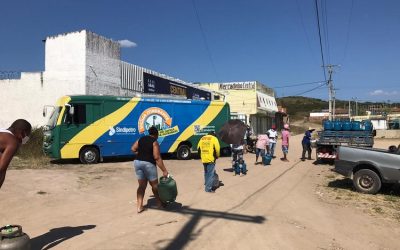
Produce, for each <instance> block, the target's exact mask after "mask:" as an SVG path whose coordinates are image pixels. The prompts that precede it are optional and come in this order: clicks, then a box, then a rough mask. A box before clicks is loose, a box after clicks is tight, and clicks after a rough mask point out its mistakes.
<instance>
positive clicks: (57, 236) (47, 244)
mask: <svg viewBox="0 0 400 250" xmlns="http://www.w3.org/2000/svg"><path fill="white" fill-rule="evenodd" d="M95 227H96V225H85V226H78V227H58V228H53V229H50V231H48V232H47V233H45V234H42V235H39V236H37V237H35V238H32V239H31V249H34V250H36V249H42V250H45V249H50V248H53V247H55V246H57V245H58V244H60V243H61V242H63V241H66V240H69V239H71V238H73V237H75V236H78V235H80V234H83V233H84V232H85V230H90V229H93V228H95Z"/></svg>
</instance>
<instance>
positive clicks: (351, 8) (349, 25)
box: [342, 0, 354, 62]
mask: <svg viewBox="0 0 400 250" xmlns="http://www.w3.org/2000/svg"><path fill="white" fill-rule="evenodd" d="M353 7H354V0H351V7H350V15H349V24H348V29H347V36H346V45H345V47H344V55H343V59H342V62H343V61H344V60H345V59H346V56H347V46H348V44H349V39H350V28H351V20H352V18H351V17H352V15H353Z"/></svg>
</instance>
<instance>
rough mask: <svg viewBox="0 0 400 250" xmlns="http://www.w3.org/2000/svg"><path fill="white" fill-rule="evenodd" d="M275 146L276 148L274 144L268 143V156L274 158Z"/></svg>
mask: <svg viewBox="0 0 400 250" xmlns="http://www.w3.org/2000/svg"><path fill="white" fill-rule="evenodd" d="M275 146H276V142H270V143H269V154H270V155H271V156H274V151H275Z"/></svg>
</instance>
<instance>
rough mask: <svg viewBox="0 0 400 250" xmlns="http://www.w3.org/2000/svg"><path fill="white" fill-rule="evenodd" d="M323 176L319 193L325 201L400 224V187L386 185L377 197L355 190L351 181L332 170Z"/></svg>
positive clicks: (324, 172)
mask: <svg viewBox="0 0 400 250" xmlns="http://www.w3.org/2000/svg"><path fill="white" fill-rule="evenodd" d="M323 176H324V178H321V181H322V183H321V185H318V187H317V189H318V190H317V192H319V193H323V195H322V196H320V198H321V199H322V200H323V201H325V202H328V203H334V204H337V205H340V206H349V207H356V208H357V209H360V210H361V211H363V212H365V213H368V214H371V215H373V216H379V217H382V218H385V219H389V220H394V221H397V222H400V185H384V186H383V187H382V189H381V191H380V192H379V193H378V194H376V195H371V194H362V193H359V192H357V191H356V190H355V189H354V187H353V183H352V181H351V180H350V179H346V178H344V177H343V176H341V175H339V174H337V173H335V172H332V171H331V170H330V169H326V170H324V171H323Z"/></svg>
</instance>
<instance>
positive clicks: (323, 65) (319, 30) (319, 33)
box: [315, 0, 326, 81]
mask: <svg viewBox="0 0 400 250" xmlns="http://www.w3.org/2000/svg"><path fill="white" fill-rule="evenodd" d="M315 10H316V12H317V23H318V36H319V47H320V50H321V59H322V69H323V71H324V79H325V81H326V72H325V68H324V67H325V59H324V51H323V49H322V38H321V26H320V24H319V10H318V0H315Z"/></svg>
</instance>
